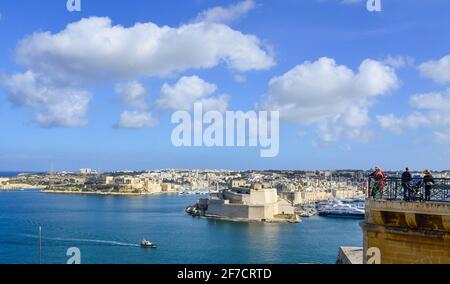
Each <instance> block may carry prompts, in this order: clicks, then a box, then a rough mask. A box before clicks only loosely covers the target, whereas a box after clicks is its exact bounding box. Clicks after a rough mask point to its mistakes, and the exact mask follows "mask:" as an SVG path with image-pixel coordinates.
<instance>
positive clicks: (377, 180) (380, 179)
mask: <svg viewBox="0 0 450 284" xmlns="http://www.w3.org/2000/svg"><path fill="white" fill-rule="evenodd" d="M370 177H371V178H372V179H373V181H374V184H373V186H372V188H371V194H370V195H371V197H373V198H374V199H376V197H377V194H379V195H380V198H381V197H382V196H383V188H384V185H385V183H386V175H385V174H384V173H383V171H382V170H381V168H380V166H376V167H375V171H374V172H373V173H371V174H370Z"/></svg>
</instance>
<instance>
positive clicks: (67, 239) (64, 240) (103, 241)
mask: <svg viewBox="0 0 450 284" xmlns="http://www.w3.org/2000/svg"><path fill="white" fill-rule="evenodd" d="M23 236H26V237H31V238H35V239H38V238H39V236H36V235H23ZM42 240H48V241H58V242H81V243H95V244H104V245H111V246H122V247H139V245H138V244H132V243H124V242H117V241H109V240H93V239H76V238H48V237H43V238H42Z"/></svg>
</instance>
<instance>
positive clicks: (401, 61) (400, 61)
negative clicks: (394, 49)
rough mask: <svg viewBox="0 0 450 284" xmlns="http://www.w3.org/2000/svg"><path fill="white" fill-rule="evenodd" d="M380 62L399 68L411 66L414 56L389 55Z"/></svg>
mask: <svg viewBox="0 0 450 284" xmlns="http://www.w3.org/2000/svg"><path fill="white" fill-rule="evenodd" d="M382 62H383V63H384V64H386V65H389V66H391V67H392V68H395V69H399V68H402V67H405V66H412V65H414V58H412V57H410V56H401V55H397V56H391V55H389V56H388V57H386V58H385V59H383V60H382Z"/></svg>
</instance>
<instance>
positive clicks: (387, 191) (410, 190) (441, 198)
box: [368, 177, 450, 202]
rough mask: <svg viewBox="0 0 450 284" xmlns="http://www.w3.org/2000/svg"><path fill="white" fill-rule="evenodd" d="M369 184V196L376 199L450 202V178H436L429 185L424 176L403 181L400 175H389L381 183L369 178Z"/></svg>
mask: <svg viewBox="0 0 450 284" xmlns="http://www.w3.org/2000/svg"><path fill="white" fill-rule="evenodd" d="M368 186H369V187H368V195H369V197H371V198H375V199H384V200H405V201H411V202H413V201H420V202H428V201H430V202H450V179H444V178H435V179H434V184H429V185H428V186H427V185H425V183H424V182H423V179H422V178H413V180H412V181H410V182H409V183H403V182H402V179H401V178H399V177H388V178H386V179H385V180H384V183H381V184H379V183H378V182H376V181H374V180H373V179H372V178H369V183H368Z"/></svg>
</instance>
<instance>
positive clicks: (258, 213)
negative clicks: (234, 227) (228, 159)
mask: <svg viewBox="0 0 450 284" xmlns="http://www.w3.org/2000/svg"><path fill="white" fill-rule="evenodd" d="M200 204H201V205H203V207H204V208H205V211H204V215H205V216H206V217H213V218H221V219H230V220H239V221H267V222H277V221H280V222H281V221H283V222H298V221H299V218H298V216H297V215H296V214H295V212H294V207H293V206H292V205H291V203H290V202H288V201H287V200H285V199H283V198H280V197H278V195H277V191H276V189H275V188H266V187H264V185H263V184H255V185H253V186H248V185H247V184H245V183H244V182H243V181H233V182H232V186H231V187H230V188H229V189H226V190H223V191H220V192H218V193H214V194H211V195H210V197H209V199H204V200H201V201H200Z"/></svg>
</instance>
